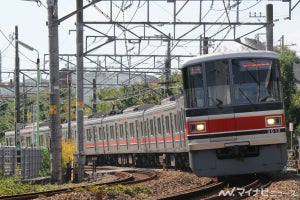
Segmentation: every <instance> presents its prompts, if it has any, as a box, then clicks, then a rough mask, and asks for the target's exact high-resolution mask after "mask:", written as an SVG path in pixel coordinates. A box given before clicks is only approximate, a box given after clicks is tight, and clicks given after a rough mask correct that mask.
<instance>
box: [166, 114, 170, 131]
mask: <svg viewBox="0 0 300 200" xmlns="http://www.w3.org/2000/svg"><path fill="white" fill-rule="evenodd" d="M166 134H170V120H169V116H166Z"/></svg>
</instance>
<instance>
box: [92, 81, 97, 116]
mask: <svg viewBox="0 0 300 200" xmlns="http://www.w3.org/2000/svg"><path fill="white" fill-rule="evenodd" d="M92 112H93V113H96V112H97V84H96V79H95V78H94V79H93V111H92Z"/></svg>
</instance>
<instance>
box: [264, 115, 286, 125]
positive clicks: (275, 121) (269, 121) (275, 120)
mask: <svg viewBox="0 0 300 200" xmlns="http://www.w3.org/2000/svg"><path fill="white" fill-rule="evenodd" d="M281 125H282V118H281V116H272V117H266V127H272V126H281Z"/></svg>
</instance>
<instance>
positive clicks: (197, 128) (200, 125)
mask: <svg viewBox="0 0 300 200" xmlns="http://www.w3.org/2000/svg"><path fill="white" fill-rule="evenodd" d="M205 131H206V124H205V122H195V123H190V132H205Z"/></svg>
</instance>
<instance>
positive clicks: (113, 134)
mask: <svg viewBox="0 0 300 200" xmlns="http://www.w3.org/2000/svg"><path fill="white" fill-rule="evenodd" d="M109 131H110V139H112V140H114V139H115V133H114V126H110V127H109Z"/></svg>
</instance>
